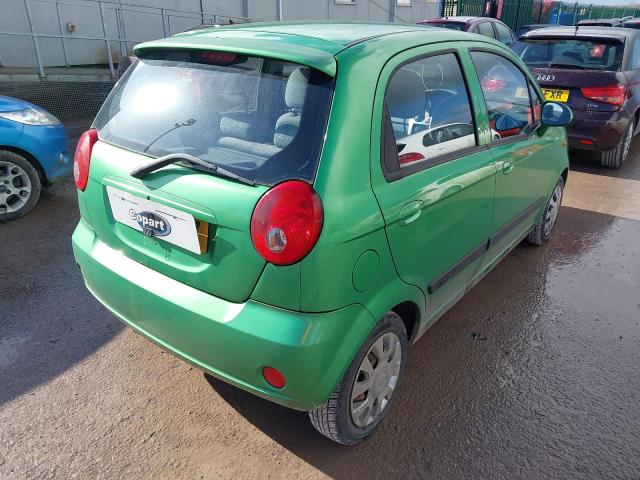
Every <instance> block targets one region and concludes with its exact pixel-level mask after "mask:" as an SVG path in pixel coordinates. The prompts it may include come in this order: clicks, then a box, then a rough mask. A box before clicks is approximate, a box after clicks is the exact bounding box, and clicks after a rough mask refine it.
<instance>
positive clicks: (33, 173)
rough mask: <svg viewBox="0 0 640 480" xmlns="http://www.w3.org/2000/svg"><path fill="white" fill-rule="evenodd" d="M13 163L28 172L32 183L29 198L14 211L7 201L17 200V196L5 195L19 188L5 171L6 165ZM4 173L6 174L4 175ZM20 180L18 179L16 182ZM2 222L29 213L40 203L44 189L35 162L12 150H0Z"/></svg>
mask: <svg viewBox="0 0 640 480" xmlns="http://www.w3.org/2000/svg"><path fill="white" fill-rule="evenodd" d="M6 164H12V165H15V166H17V167H18V168H20V169H22V171H23V172H24V173H25V174H26V176H27V177H28V179H29V182H30V184H31V192H30V194H29V196H28V197H27V198H28V199H27V200H26V201H25V202H24V203H23V204H22V205H20V206H19V207H17V208H16V209H15V210H13V211H9V203H5V202H13V201H15V197H7V196H6V195H4V193H5V192H7V191H9V192H11V191H12V190H11V189H12V188H19V186H20V185H18V186H17V187H16V186H15V185H14V184H12V183H8V182H10V180H8V178H9V177H8V176H7V175H8V174H7V173H6V171H5V165H6ZM3 174H4V175H5V176H4V177H3ZM17 181H19V180H16V182H17ZM0 189H1V190H2V191H1V192H0V223H1V222H8V221H10V220H15V219H16V218H20V217H24V216H25V215H26V214H27V213H29V212H30V211H31V210H33V207H35V206H36V204H37V203H38V199H39V198H40V191H41V190H42V183H41V179H40V175H39V174H38V171H37V170H36V169H35V167H34V166H33V164H32V163H31V162H30V161H29V160H27V159H26V158H24V157H23V156H22V155H18V154H17V153H14V152H10V151H7V150H0Z"/></svg>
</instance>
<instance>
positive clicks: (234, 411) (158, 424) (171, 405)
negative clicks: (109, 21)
mask: <svg viewBox="0 0 640 480" xmlns="http://www.w3.org/2000/svg"><path fill="white" fill-rule="evenodd" d="M632 155H633V158H632V160H631V161H630V162H629V163H628V164H627V165H626V166H625V168H623V169H622V170H620V171H605V170H602V169H600V168H599V167H597V166H594V165H593V164H591V163H590V162H589V161H588V160H585V159H575V161H574V162H573V164H572V169H573V171H572V172H571V174H570V177H569V182H568V191H567V194H566V197H565V206H564V207H563V209H562V211H561V213H560V217H559V219H558V224H557V228H556V231H555V235H554V237H553V239H552V241H551V242H550V243H549V244H548V245H547V246H545V247H542V248H534V247H529V246H526V245H524V244H523V245H521V246H519V247H518V248H516V250H515V251H514V252H513V253H511V254H510V255H509V256H508V257H507V258H506V259H505V260H504V261H503V262H502V263H501V264H500V265H499V266H498V267H497V268H496V269H495V270H494V271H493V272H492V273H491V274H489V275H488V276H487V277H486V278H485V279H484V280H482V282H480V283H479V284H478V285H477V286H476V287H475V288H474V289H473V290H472V291H471V292H469V294H468V295H467V296H466V297H465V298H464V299H463V300H462V301H460V302H459V304H458V305H456V306H455V307H454V308H453V309H452V310H451V311H450V312H449V313H448V314H447V315H446V316H445V317H444V318H442V319H441V320H440V321H439V322H438V323H437V324H436V325H435V326H434V327H433V328H432V329H430V330H429V332H427V334H426V335H425V337H423V339H421V340H420V342H418V344H417V345H415V347H414V348H413V349H412V351H411V352H410V355H409V359H408V364H407V369H406V378H405V381H404V384H403V385H402V387H401V389H400V391H399V398H398V402H397V403H396V404H395V407H394V410H393V411H392V412H391V414H390V415H389V417H388V418H387V420H386V421H385V423H384V424H383V426H382V427H381V428H380V430H379V431H378V432H377V433H376V434H375V435H374V436H373V437H372V438H370V439H368V440H367V441H365V442H364V443H362V444H360V445H358V446H354V447H340V446H337V445H334V444H332V443H331V442H329V441H327V440H326V439H324V438H323V437H321V436H320V435H319V434H317V433H316V432H315V431H314V430H313V428H312V427H311V426H310V424H309V423H308V421H307V416H306V414H304V413H301V412H295V411H291V410H287V409H285V408H282V407H279V406H277V405H274V404H271V403H269V402H266V401H264V400H261V399H258V398H255V397H252V396H250V395H248V394H246V393H244V392H242V391H240V390H237V389H235V388H233V387H230V386H227V385H226V384H223V383H221V382H219V381H217V380H214V379H211V378H208V377H206V376H205V375H203V374H202V373H201V372H199V371H198V370H196V369H193V368H192V367H190V366H188V365H186V364H185V363H183V362H181V361H179V360H177V359H176V358H174V357H172V356H171V355H169V354H167V353H165V352H163V351H162V350H161V349H159V348H158V347H156V346H154V345H152V344H151V343H149V342H147V341H146V340H144V339H143V338H141V337H140V336H138V335H136V334H135V333H133V331H132V330H130V329H128V328H125V327H123V325H122V324H121V323H120V322H118V321H117V320H116V319H115V318H114V317H113V316H112V315H111V314H109V313H108V312H107V311H106V310H105V309H104V308H103V307H101V306H100V305H99V304H98V302H97V301H95V300H94V299H93V298H92V296H91V295H90V294H89V293H88V292H87V291H86V289H85V288H84V284H83V282H82V279H81V276H80V273H79V271H78V269H77V267H76V265H75V263H74V260H73V256H72V253H71V246H70V235H71V233H72V231H73V228H74V226H75V224H76V222H77V220H78V213H77V206H76V199H75V192H74V187H73V183H72V182H71V181H67V182H64V183H62V184H59V185H56V186H54V187H52V188H50V189H48V190H46V191H45V192H44V193H43V196H42V199H41V202H40V204H39V206H38V207H37V208H36V209H35V210H34V212H33V213H32V214H31V215H29V216H28V217H26V218H24V219H21V220H18V221H15V222H12V223H9V224H6V225H0V245H1V246H2V250H1V251H2V254H1V255H0V267H1V268H0V271H2V275H0V312H2V314H3V315H2V320H0V478H3V479H4V478H38V479H40V478H61V479H69V478H83V479H84V478H96V479H99V478H109V479H110V478H136V479H137V478H179V479H182V478H184V479H187V478H189V479H190V478H234V479H237V478H251V479H253V478H255V479H265V478H281V477H287V478H322V477H332V478H339V479H347V478H402V479H408V478H446V479H475V478H478V479H484V478H492V479H513V478H558V479H563V480H564V479H573V478H576V479H590V478H593V479H604V478H620V479H638V478H640V473H639V472H640V326H639V324H640V248H638V247H640V141H636V142H635V145H634V148H633V151H632Z"/></svg>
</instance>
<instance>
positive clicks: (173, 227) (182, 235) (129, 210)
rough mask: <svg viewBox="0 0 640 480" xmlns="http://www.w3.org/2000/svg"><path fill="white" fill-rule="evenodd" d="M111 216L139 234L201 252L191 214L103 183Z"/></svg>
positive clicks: (194, 222) (194, 251)
mask: <svg viewBox="0 0 640 480" xmlns="http://www.w3.org/2000/svg"><path fill="white" fill-rule="evenodd" d="M106 189H107V195H108V197H109V204H110V206H111V213H112V215H113V218H114V219H115V220H116V221H117V222H118V223H121V224H123V225H126V226H127V227H130V228H133V229H134V230H137V231H139V232H140V233H141V234H143V235H145V236H147V237H151V238H158V239H160V240H162V241H165V242H168V243H170V244H172V245H176V246H178V247H181V248H184V249H185V250H188V251H190V252H193V253H198V254H199V253H201V251H202V250H201V247H200V242H199V241H198V232H197V230H196V221H195V218H194V217H193V215H191V214H189V213H186V212H183V211H181V210H178V209H176V208H173V207H169V206H167V205H162V204H161V203H158V202H154V201H152V200H147V199H145V198H140V197H137V196H135V195H132V194H130V193H128V192H124V191H122V190H119V189H117V188H113V187H111V186H107V187H106Z"/></svg>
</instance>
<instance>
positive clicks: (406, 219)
mask: <svg viewBox="0 0 640 480" xmlns="http://www.w3.org/2000/svg"><path fill="white" fill-rule="evenodd" d="M423 205H424V202H423V201H422V200H414V201H413V202H409V203H407V204H406V205H404V206H403V207H402V210H400V215H399V217H400V218H399V220H398V224H399V225H400V226H401V227H404V226H405V225H409V224H410V223H413V222H415V221H416V220H417V219H418V217H419V216H420V214H421V213H422V206H423Z"/></svg>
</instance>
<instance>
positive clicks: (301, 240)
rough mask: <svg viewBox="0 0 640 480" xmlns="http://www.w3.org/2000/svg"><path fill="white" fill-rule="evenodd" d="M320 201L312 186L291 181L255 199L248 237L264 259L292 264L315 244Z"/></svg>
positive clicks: (321, 218)
mask: <svg viewBox="0 0 640 480" xmlns="http://www.w3.org/2000/svg"><path fill="white" fill-rule="evenodd" d="M323 215H324V214H323V210H322V202H321V201H320V197H319V196H318V194H317V193H316V192H315V191H314V190H313V188H312V187H311V185H309V184H308V183H306V182H303V181H301V180H290V181H287V182H284V183H281V184H279V185H276V186H275V187H273V188H272V189H271V190H269V191H268V192H267V193H265V194H264V195H263V196H262V198H261V199H260V200H259V201H258V204H257V205H256V208H255V209H254V210H253V215H252V216H251V240H252V241H253V245H254V247H255V249H256V250H257V252H258V253H259V254H260V256H261V257H262V258H264V259H265V260H266V261H267V262H269V263H273V264H275V265H291V264H293V263H296V262H299V261H300V260H302V259H303V258H304V257H305V256H306V255H307V254H308V253H309V252H310V251H311V250H312V249H313V247H314V246H315V244H316V242H317V241H318V237H319V236H320V230H322V220H323Z"/></svg>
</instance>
